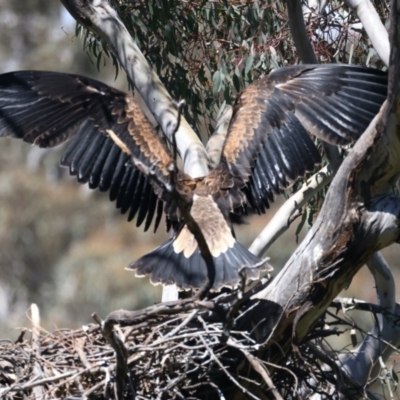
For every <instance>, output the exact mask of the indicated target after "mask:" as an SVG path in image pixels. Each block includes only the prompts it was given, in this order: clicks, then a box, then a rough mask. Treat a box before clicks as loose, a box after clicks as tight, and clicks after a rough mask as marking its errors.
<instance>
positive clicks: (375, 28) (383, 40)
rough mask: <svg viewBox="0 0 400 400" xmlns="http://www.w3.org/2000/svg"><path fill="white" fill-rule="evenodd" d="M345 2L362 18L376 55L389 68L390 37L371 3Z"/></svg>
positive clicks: (368, 0) (365, 1)
mask: <svg viewBox="0 0 400 400" xmlns="http://www.w3.org/2000/svg"><path fill="white" fill-rule="evenodd" d="M344 2H345V3H346V5H347V6H349V7H350V8H351V9H352V10H353V12H355V13H356V14H357V16H358V18H360V21H361V23H362V24H363V27H364V29H365V31H366V32H367V35H368V37H369V39H370V40H371V43H372V46H373V47H374V49H375V51H376V53H377V54H378V56H379V57H380V59H381V60H382V61H383V62H384V63H385V65H386V66H388V65H389V54H390V45H389V36H388V33H387V31H386V28H385V27H384V25H383V24H382V21H381V19H380V18H379V15H378V13H377V12H376V10H375V7H374V6H373V4H372V3H371V1H370V0H344Z"/></svg>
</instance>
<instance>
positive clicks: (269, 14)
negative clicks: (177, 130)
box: [85, 0, 388, 133]
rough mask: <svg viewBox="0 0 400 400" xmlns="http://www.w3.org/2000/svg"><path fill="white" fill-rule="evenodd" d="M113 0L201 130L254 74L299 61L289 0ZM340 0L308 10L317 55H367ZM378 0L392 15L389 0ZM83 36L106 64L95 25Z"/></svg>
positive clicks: (359, 58)
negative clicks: (288, 11) (318, 9)
mask: <svg viewBox="0 0 400 400" xmlns="http://www.w3.org/2000/svg"><path fill="white" fill-rule="evenodd" d="M114 5H115V6H116V7H118V11H119V14H120V16H121V18H122V19H123V22H124V23H125V25H126V26H127V28H128V30H129V32H130V33H131V34H132V36H133V37H134V38H135V40H136V42H137V44H138V46H139V47H140V49H141V50H142V52H143V53H144V54H145V56H146V58H147V59H148V60H149V61H150V62H151V64H152V65H153V67H154V69H155V70H156V71H157V74H158V75H159V76H160V78H161V80H162V81H163V83H164V85H165V86H166V88H167V90H168V91H169V92H170V93H171V95H172V96H173V97H174V98H175V99H181V98H183V99H185V100H186V103H187V105H188V107H187V108H186V110H185V117H186V118H187V120H188V121H189V123H190V124H191V125H192V126H194V127H195V128H197V131H201V130H202V128H204V127H206V128H207V131H208V133H210V132H212V126H211V124H210V123H211V121H212V120H213V118H212V117H213V116H215V115H216V113H217V112H218V110H219V108H220V106H221V104H222V103H223V102H226V103H227V104H232V102H233V101H234V99H235V95H236V94H237V93H238V92H240V91H242V90H243V89H244V88H245V87H246V86H247V85H248V84H250V83H251V82H252V81H253V80H255V79H257V78H259V77H260V76H262V75H264V74H267V73H269V72H270V71H271V70H272V69H277V68H280V67H282V66H285V65H293V64H296V63H298V62H299V60H298V57H297V54H296V50H295V48H294V44H293V42H292V38H291V35H290V31H289V26H288V20H287V15H286V8H285V2H283V1H277V0H264V1H259V0H251V1H244V0H229V1H228V0H219V1H213V2H210V1H205V0H199V1H182V0H148V1H144V0H138V1H133V2H132V1H130V0H118V1H116V2H114ZM342 6H343V5H342V3H341V2H338V1H335V0H334V1H333V2H332V7H331V8H330V9H328V8H327V9H326V12H325V13H324V14H323V15H316V14H310V16H309V18H308V20H307V21H306V22H307V27H308V29H309V31H310V38H311V40H312V42H313V45H314V48H315V51H316V54H317V56H318V59H319V60H320V62H322V63H324V62H345V63H347V62H350V63H364V64H365V63H368V62H370V61H371V56H372V54H373V51H371V46H370V44H369V42H368V40H367V38H366V37H365V35H364V33H363V32H362V31H361V29H359V28H358V27H357V26H356V28H355V30H353V31H350V30H349V28H350V27H352V26H353V25H354V24H355V23H357V22H358V20H357V19H356V16H355V15H353V14H351V13H349V12H348V10H347V9H345V8H341V7H342ZM375 6H376V7H377V10H378V12H379V13H380V14H381V15H382V17H383V18H386V17H387V14H388V10H387V7H386V4H385V2H384V0H376V1H375ZM85 38H86V40H85V43H86V44H85V46H86V48H87V50H88V51H89V52H90V53H91V54H92V55H93V56H94V57H95V59H96V60H97V61H96V63H97V66H98V67H100V66H101V61H102V60H103V59H104V55H105V54H106V55H110V54H109V52H108V51H107V49H106V48H105V45H104V44H103V43H102V42H101V41H99V40H97V39H96V38H94V37H93V36H92V35H91V34H90V33H89V32H85ZM111 57H112V59H113V64H114V65H115V66H116V68H117V70H116V73H118V63H117V61H116V59H115V57H113V56H112V55H111ZM203 118H205V123H204V119H203Z"/></svg>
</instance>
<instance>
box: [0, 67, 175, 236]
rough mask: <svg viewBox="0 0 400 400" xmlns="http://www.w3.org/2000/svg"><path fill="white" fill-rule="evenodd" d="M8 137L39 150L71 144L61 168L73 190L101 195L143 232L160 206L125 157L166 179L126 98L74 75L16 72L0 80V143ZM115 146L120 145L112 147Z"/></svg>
mask: <svg viewBox="0 0 400 400" xmlns="http://www.w3.org/2000/svg"><path fill="white" fill-rule="evenodd" d="M2 136H3V137H4V136H11V137H16V138H20V139H23V140H24V141H26V142H28V143H34V144H36V145H38V146H40V147H53V146H56V145H58V144H60V143H63V142H65V141H67V140H71V142H70V144H69V146H68V148H67V150H66V151H65V153H64V155H63V157H62V160H61V163H62V165H64V166H68V167H69V171H70V173H71V174H72V175H76V176H77V179H78V181H79V182H81V183H86V182H88V183H89V186H90V187H91V188H92V189H95V188H99V190H101V191H109V195H110V199H111V200H115V201H116V204H117V207H118V208H120V209H121V212H122V213H127V212H128V219H129V220H131V219H133V218H134V217H135V215H137V216H138V217H137V226H139V225H140V224H141V223H142V222H143V221H145V230H147V229H148V228H149V226H150V224H151V222H152V220H153V217H154V215H155V213H157V214H156V221H155V229H157V226H158V224H159V222H160V219H161V216H162V212H163V202H162V201H161V200H160V199H159V198H158V197H157V195H156V194H155V192H154V190H153V186H154V184H153V183H151V182H150V181H149V179H148V178H147V177H146V176H144V174H143V173H142V172H141V171H139V170H138V169H136V168H135V167H133V166H132V163H131V162H130V155H129V154H126V153H125V152H124V151H123V148H122V150H121V146H119V144H123V143H124V142H128V139H127V138H128V137H129V142H130V143H131V149H130V151H129V153H130V154H132V155H134V156H135V157H136V158H137V159H138V160H140V161H141V162H143V163H144V164H145V165H147V166H151V165H153V164H154V163H156V166H154V167H153V168H154V171H155V173H156V174H157V175H158V176H159V178H160V179H161V180H165V179H166V177H168V165H169V164H170V162H171V161H172V157H171V154H170V152H169V150H168V148H167V147H166V146H165V144H164V143H163V142H162V140H161V139H160V137H159V136H158V135H157V133H156V132H155V130H154V129H153V127H152V126H151V124H150V122H149V121H148V119H147V118H146V116H145V115H144V113H143V112H142V110H141V109H140V107H139V106H138V104H137V103H136V101H135V100H134V99H133V97H132V96H130V95H128V94H126V93H123V92H120V91H118V90H116V89H113V88H111V87H109V86H107V85H105V84H103V83H101V82H98V81H96V80H93V79H90V78H86V77H83V76H79V75H71V74H63V73H56V72H41V71H18V72H11V73H7V74H3V75H0V137H2ZM118 141H120V142H118Z"/></svg>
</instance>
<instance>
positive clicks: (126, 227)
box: [0, 0, 400, 337]
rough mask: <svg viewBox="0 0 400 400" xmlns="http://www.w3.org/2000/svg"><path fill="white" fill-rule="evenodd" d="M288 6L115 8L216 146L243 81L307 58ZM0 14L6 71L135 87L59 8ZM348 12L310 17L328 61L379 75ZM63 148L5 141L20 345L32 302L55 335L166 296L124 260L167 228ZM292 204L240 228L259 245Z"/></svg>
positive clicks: (7, 311) (12, 300) (6, 281)
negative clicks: (123, 205)
mask: <svg viewBox="0 0 400 400" xmlns="http://www.w3.org/2000/svg"><path fill="white" fill-rule="evenodd" d="M284 4H285V3H284V2H283V1H274V0H267V1H255V0H254V1H239V0H230V1H222V0H221V1H216V2H209V1H198V2H186V1H182V0H162V1H160V0H150V1H140V0H139V1H134V2H132V1H119V2H118V4H117V7H118V8H119V12H120V15H121V17H122V18H123V19H124V22H125V23H126V25H127V27H128V29H129V30H130V32H131V33H132V35H133V36H134V37H135V39H136V41H137V42H138V45H139V47H140V48H141V50H142V51H143V52H144V54H145V55H146V57H147V58H148V59H149V60H150V61H151V63H152V64H153V66H154V68H155V70H156V71H157V73H158V74H159V75H160V77H161V78H162V80H163V82H164V84H165V85H166V87H167V88H168V90H169V91H170V93H171V94H172V95H173V97H174V98H176V99H179V98H184V99H185V100H186V102H187V104H188V106H187V108H186V109H185V113H186V115H185V116H186V118H187V119H188V121H190V122H191V124H192V125H193V126H195V127H196V128H197V131H198V132H199V134H201V136H202V137H203V139H206V138H207V137H208V135H209V134H210V133H211V132H212V130H213V126H214V124H215V120H216V119H217V116H218V113H219V112H220V111H221V110H222V109H223V107H224V106H225V104H232V102H233V101H234V99H235V96H236V94H237V93H239V92H240V91H241V90H242V89H243V88H244V87H245V86H247V85H248V84H249V83H250V82H252V81H253V80H255V79H258V78H259V77H261V76H263V75H265V74H268V73H269V72H270V71H271V70H272V69H276V68H280V67H283V66H286V65H293V64H296V63H297V62H298V58H297V55H296V52H295V48H294V44H293V42H292V39H291V37H290V32H289V27H288V24H287V16H286V10H285V5H284ZM375 6H376V7H377V9H378V11H379V13H380V15H381V16H382V18H383V19H384V20H385V18H386V17H387V13H388V9H387V5H386V2H385V1H384V0H376V1H375ZM0 7H1V10H0V32H1V34H2V41H1V43H0V56H1V60H2V61H1V63H0V71H1V72H7V71H11V70H20V69H42V70H54V71H63V72H70V73H79V74H82V75H88V76H91V77H94V78H95V79H99V80H101V81H103V82H106V83H108V84H110V85H112V86H115V87H118V88H120V89H123V90H128V82H127V80H126V77H125V74H124V73H123V72H120V71H119V68H118V66H117V65H116V62H115V60H113V59H112V58H110V57H109V56H108V54H109V52H108V51H107V49H106V48H105V47H104V45H103V43H102V42H101V41H99V40H98V39H97V38H96V37H94V36H92V34H90V33H89V32H86V31H85V30H83V29H82V28H79V27H78V29H76V28H75V22H74V21H73V20H72V18H70V17H69V15H68V13H67V12H66V11H65V10H64V9H63V8H62V6H61V5H60V3H59V2H58V0H51V1H44V0H32V1H30V2H15V1H13V0H0ZM341 7H342V4H341V2H338V1H332V2H330V3H329V5H328V6H327V7H326V8H325V9H324V10H323V11H324V12H323V13H322V14H321V15H317V14H315V13H313V12H312V10H311V9H308V8H305V9H304V11H305V15H306V17H307V26H308V29H309V32H310V38H311V40H312V42H313V44H314V49H315V51H316V54H317V56H318V59H319V61H320V62H324V63H325V62H345V63H348V62H350V63H357V64H360V63H361V64H368V65H374V66H375V67H378V68H382V64H381V63H380V61H379V60H378V59H377V57H376V56H375V55H374V51H373V50H372V49H371V46H370V44H369V42H368V40H367V38H366V37H365V36H364V35H363V33H362V30H361V26H360V24H359V22H358V20H357V19H356V17H355V16H354V15H353V14H351V13H349V12H348V10H347V9H346V8H341ZM76 32H77V33H78V34H79V35H80V36H82V37H83V40H82V39H81V38H80V37H76V36H75V33H76ZM116 73H117V74H116ZM116 75H117V76H118V79H117V80H116V81H115V80H114V78H115V76H116ZM61 152H62V151H61V150H51V151H44V152H39V151H38V150H37V149H35V148H31V147H30V146H27V145H23V144H21V143H19V142H18V141H12V140H5V139H2V141H1V143H0V272H1V274H0V321H3V324H2V325H0V334H1V335H2V337H4V336H5V337H16V335H17V333H13V332H11V331H10V329H11V328H12V327H16V326H21V325H24V324H25V320H24V313H25V310H26V309H27V308H28V307H29V304H30V303H31V302H36V303H38V305H39V307H40V308H41V311H42V317H43V326H44V327H46V328H47V329H49V330H52V329H53V328H54V327H55V326H58V327H63V326H69V327H71V328H73V327H74V326H79V325H81V324H84V323H88V322H91V319H90V314H91V313H92V312H93V311H96V312H97V313H99V314H100V315H103V316H104V315H106V314H107V313H109V312H110V311H112V310H114V309H117V308H129V309H137V308H141V307H144V306H146V305H149V304H151V303H153V302H156V301H158V300H159V299H160V292H161V291H160V288H153V287H151V286H150V285H149V283H148V280H147V278H145V279H140V280H139V279H136V278H135V277H134V275H133V274H132V273H130V272H127V271H125V270H124V266H125V265H127V264H128V263H129V262H130V261H132V260H134V259H135V258H137V257H139V256H140V255H142V254H144V253H146V252H148V251H149V250H151V249H152V248H154V247H155V246H156V245H159V244H160V243H162V241H163V240H165V238H166V234H165V233H164V232H163V229H162V228H160V229H159V232H157V234H156V235H153V234H152V233H151V232H148V233H143V232H142V230H141V229H140V230H136V229H135V226H134V223H130V224H128V223H127V222H126V220H125V218H124V217H123V216H120V215H119V212H118V210H115V206H114V204H111V203H109V202H108V199H107V195H104V194H100V193H97V192H91V191H89V190H88V189H86V187H80V186H79V185H78V184H76V182H75V180H74V179H73V178H69V177H67V174H66V173H65V171H63V170H61V169H59V168H58V167H57V165H58V161H59V159H60V155H61ZM289 192H290V190H289ZM282 201H283V199H278V203H276V204H275V205H274V206H273V208H272V209H271V211H270V212H269V213H268V214H267V215H265V216H262V217H254V218H251V219H249V224H248V225H245V226H242V227H240V228H238V229H237V233H238V237H239V240H240V241H241V242H242V243H243V244H244V245H249V244H250V243H251V241H252V240H253V239H254V238H255V236H256V235H257V234H258V233H259V231H260V230H261V229H262V227H263V226H264V225H265V224H266V223H267V222H268V220H269V219H270V218H271V216H272V215H273V213H274V210H276V209H277V207H279V204H281V203H282ZM320 202H321V201H320V197H318V198H315V199H314V201H313V202H312V203H311V206H310V207H309V208H308V209H307V210H306V212H305V213H304V218H303V220H302V222H303V223H304V228H305V229H306V228H307V225H309V224H310V223H311V222H312V219H313V215H314V213H315V212H316V210H317V209H318V207H319V205H320ZM296 225H298V224H296V223H295V224H294V226H293V227H292V229H291V230H290V231H289V232H287V233H286V234H285V235H284V236H283V237H281V238H280V239H279V240H278V241H277V242H276V243H275V244H274V245H273V246H272V247H271V249H270V250H269V251H268V254H267V255H268V256H269V257H271V263H272V265H274V267H275V268H276V269H279V268H280V267H281V266H282V265H283V264H284V263H285V261H286V260H287V258H288V257H289V256H290V255H291V253H292V251H293V249H294V248H295V247H296V240H297V237H296V234H295V232H296V229H297V226H296ZM303 230H304V229H303ZM300 237H301V233H300ZM282 244H283V245H282ZM397 251H398V249H397ZM395 252H396V249H394V248H389V249H387V250H385V251H384V254H385V256H386V257H387V260H388V262H389V264H390V265H391V266H392V268H393V269H396V268H397V277H399V274H398V270H399V266H400V264H399V261H398V258H396V257H395ZM372 286H373V283H372V279H371V278H370V277H369V273H368V272H367V271H366V270H364V269H363V270H361V271H360V272H359V274H358V275H357V277H356V278H355V280H354V282H353V285H352V287H351V289H350V293H347V294H346V296H352V295H357V297H359V298H362V299H365V300H369V301H372V300H373V298H371V296H372V297H373V296H374V293H373V290H372ZM368 323H370V321H368V322H365V325H366V326H365V328H366V329H367V325H368Z"/></svg>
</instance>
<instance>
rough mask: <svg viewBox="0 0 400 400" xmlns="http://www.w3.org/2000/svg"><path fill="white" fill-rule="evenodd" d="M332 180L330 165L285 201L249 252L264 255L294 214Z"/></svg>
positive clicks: (291, 220) (286, 227) (292, 218)
mask: <svg viewBox="0 0 400 400" xmlns="http://www.w3.org/2000/svg"><path fill="white" fill-rule="evenodd" d="M332 179H333V171H332V167H331V165H330V164H328V165H326V166H325V167H324V168H322V169H321V170H320V171H318V172H317V173H316V174H315V175H313V176H312V177H311V178H309V179H308V180H307V181H306V182H305V183H304V184H303V186H302V187H301V188H300V189H299V190H298V191H297V192H296V193H295V194H294V195H293V196H291V197H290V198H289V199H287V200H286V201H285V203H284V204H283V205H282V206H281V207H280V209H279V210H278V212H276V213H275V215H274V216H273V218H272V219H271V220H270V221H269V223H268V225H267V226H266V227H265V228H264V229H263V230H262V232H261V233H260V234H259V235H258V236H257V237H256V238H255V240H254V242H253V243H252V244H251V246H250V248H249V250H250V251H251V252H252V253H253V254H255V255H256V256H261V255H262V254H264V253H265V252H266V251H267V250H268V249H269V247H270V246H271V245H272V244H273V243H274V242H275V240H277V239H278V238H279V237H280V236H281V235H282V234H283V233H284V232H286V231H287V230H288V229H289V227H290V225H291V224H292V222H293V221H294V219H295V214H296V212H300V211H301V210H302V208H303V207H304V206H305V205H306V204H307V203H308V201H309V200H310V199H311V197H313V196H314V195H315V194H316V193H317V192H318V191H319V190H321V189H322V188H324V187H325V186H326V185H327V184H329V183H330V182H331V181H332Z"/></svg>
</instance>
